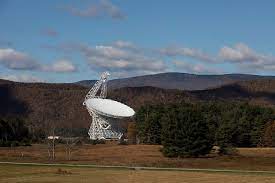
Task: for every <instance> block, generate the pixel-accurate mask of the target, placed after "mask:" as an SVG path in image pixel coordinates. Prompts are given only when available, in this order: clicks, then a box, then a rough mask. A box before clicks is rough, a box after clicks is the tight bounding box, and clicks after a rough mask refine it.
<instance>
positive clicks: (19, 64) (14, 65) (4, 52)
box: [0, 48, 77, 72]
mask: <svg viewBox="0 0 275 183" xmlns="http://www.w3.org/2000/svg"><path fill="white" fill-rule="evenodd" d="M0 64H1V65H3V66H5V67H6V68H8V69H14V70H35V71H46V72H74V71H76V70H77V68H76V66H74V65H73V64H72V63H71V62H70V61H68V60H58V61H57V62H54V63H53V64H49V65H45V64H41V63H39V62H38V61H37V60H35V59H33V58H32V57H31V56H29V55H28V54H26V53H23V52H19V51H16V50H14V49H12V48H2V49H1V48H0Z"/></svg>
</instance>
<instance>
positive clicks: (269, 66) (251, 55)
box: [219, 43, 275, 71]
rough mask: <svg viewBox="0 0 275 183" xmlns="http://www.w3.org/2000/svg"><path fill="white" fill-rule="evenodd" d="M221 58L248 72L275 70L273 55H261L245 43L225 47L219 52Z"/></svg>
mask: <svg viewBox="0 0 275 183" xmlns="http://www.w3.org/2000/svg"><path fill="white" fill-rule="evenodd" d="M219 58H220V59H222V60H223V61H226V62H230V63H233V64H237V65H238V67H240V68H243V69H247V70H255V71H257V70H275V57H274V56H273V55H266V54H260V53H258V52H256V51H255V50H253V49H251V48H249V47H248V46H247V45H246V44H244V43H238V44H236V45H234V46H233V47H229V46H224V47H223V48H221V49H220V51H219Z"/></svg>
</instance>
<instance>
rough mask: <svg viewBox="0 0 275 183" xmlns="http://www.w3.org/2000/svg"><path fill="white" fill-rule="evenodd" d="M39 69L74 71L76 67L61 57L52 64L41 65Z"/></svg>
mask: <svg viewBox="0 0 275 183" xmlns="http://www.w3.org/2000/svg"><path fill="white" fill-rule="evenodd" d="M41 70H43V71H48V72H75V71H77V67H76V66H75V65H73V64H72V63H71V62H70V61H68V60H65V59H62V60H58V61H57V62H55V63H53V64H52V65H49V66H43V67H42V69H41Z"/></svg>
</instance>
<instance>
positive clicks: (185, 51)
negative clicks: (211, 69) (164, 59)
mask: <svg viewBox="0 0 275 183" xmlns="http://www.w3.org/2000/svg"><path fill="white" fill-rule="evenodd" d="M159 51H160V53H161V54H162V55H165V56H170V57H171V56H185V57H191V58H195V59H198V60H200V61H206V62H213V63H215V62H216V61H217V59H216V58H215V57H213V56H210V55H209V54H207V53H205V52H202V51H201V50H199V49H195V48H188V47H167V48H162V49H160V50H159Z"/></svg>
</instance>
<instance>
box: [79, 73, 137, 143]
mask: <svg viewBox="0 0 275 183" xmlns="http://www.w3.org/2000/svg"><path fill="white" fill-rule="evenodd" d="M109 76H110V74H109V73H108V72H103V73H102V74H101V76H100V80H98V81H97V82H96V83H95V84H94V86H93V87H92V88H91V89H90V91H89V92H88V93H87V95H86V97H85V100H84V102H83V105H85V106H86V108H87V110H88V112H89V114H90V116H92V123H91V126H90V129H89V132H88V134H89V136H90V139H93V140H96V139H120V138H121V137H122V135H123V134H122V133H121V132H120V130H119V127H118V126H117V125H118V124H117V119H121V118H125V117H131V116H133V115H134V114H135V111H134V110H133V109H132V108H131V107H129V106H127V105H125V104H122V103H120V102H117V101H115V100H110V99H106V96H107V79H108V77H109ZM99 90H101V91H100V94H99V96H97V93H98V91H99ZM115 127H116V128H115Z"/></svg>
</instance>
